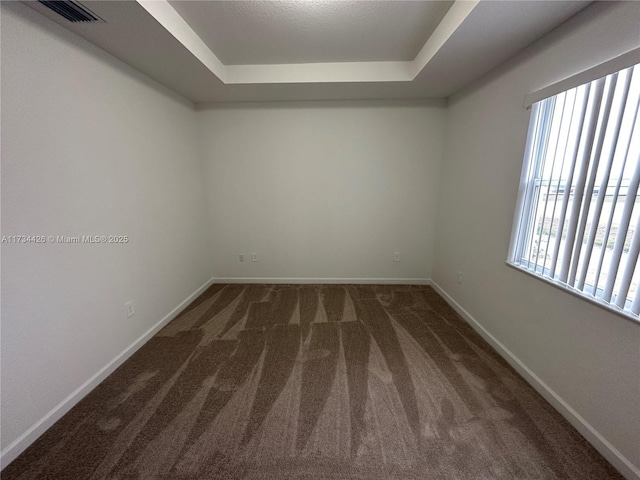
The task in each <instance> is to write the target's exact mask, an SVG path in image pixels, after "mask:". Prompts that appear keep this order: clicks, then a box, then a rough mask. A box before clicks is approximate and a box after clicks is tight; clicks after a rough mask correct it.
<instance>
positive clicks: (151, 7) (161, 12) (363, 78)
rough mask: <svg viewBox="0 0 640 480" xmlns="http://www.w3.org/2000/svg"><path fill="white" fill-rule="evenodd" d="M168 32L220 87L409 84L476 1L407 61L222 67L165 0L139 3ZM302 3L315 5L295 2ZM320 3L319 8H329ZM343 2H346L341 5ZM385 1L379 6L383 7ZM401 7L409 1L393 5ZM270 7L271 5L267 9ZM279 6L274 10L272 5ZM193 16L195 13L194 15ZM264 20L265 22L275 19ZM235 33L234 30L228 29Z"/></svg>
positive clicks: (458, 6) (454, 13)
mask: <svg viewBox="0 0 640 480" xmlns="http://www.w3.org/2000/svg"><path fill="white" fill-rule="evenodd" d="M137 2H138V3H139V4H140V5H142V7H143V8H144V9H145V10H147V12H149V14H151V15H152V16H153V17H154V18H155V19H156V20H157V21H158V23H160V24H161V25H162V26H163V27H164V28H165V29H166V30H167V31H168V32H170V33H171V34H172V35H173V36H174V37H176V39H177V40H178V41H179V42H180V43H182V44H183V45H184V46H185V47H186V48H187V49H188V50H189V51H190V52H191V53H192V54H193V55H194V56H195V57H197V58H198V59H199V60H200V61H201V62H202V63H203V64H205V65H206V66H207V68H209V69H210V70H211V72H212V73H214V74H215V75H216V76H217V77H218V78H219V79H220V80H221V81H222V82H223V83H225V84H227V85H230V84H260V83H318V82H321V83H326V82H332V83H333V82H335V83H342V82H410V81H412V80H413V79H414V78H415V76H416V75H417V74H418V73H419V72H420V71H421V70H422V68H424V66H425V65H426V64H427V62H428V61H429V60H430V59H431V58H432V57H433V55H435V53H436V52H437V51H438V50H439V49H440V47H441V46H442V45H444V44H445V42H446V41H447V40H448V39H449V38H450V37H451V35H453V33H454V32H455V31H456V29H457V28H458V27H459V26H460V25H461V24H462V22H463V21H464V19H465V18H466V17H467V16H468V15H469V14H470V13H471V11H473V9H474V8H475V7H476V6H477V5H478V3H479V0H473V1H471V0H464V1H460V0H458V1H457V2H455V3H454V4H453V5H452V6H451V7H450V8H449V9H448V11H447V12H446V14H445V15H444V18H442V20H441V21H440V23H439V24H437V25H434V29H433V32H432V33H431V35H430V36H429V38H428V39H427V41H426V43H425V44H424V45H423V46H422V48H421V50H420V51H419V52H418V54H417V56H416V57H415V58H414V59H413V60H410V61H382V62H381V61H378V62H366V61H353V62H326V63H289V64H254V65H225V64H223V63H222V62H221V61H220V59H219V58H218V57H217V55H216V54H215V53H214V52H213V51H212V50H211V49H210V48H209V46H208V45H207V44H206V43H205V42H204V41H203V40H202V38H201V37H200V36H198V34H197V33H196V32H195V31H194V29H193V28H191V25H190V24H188V23H187V21H186V20H185V19H184V18H183V17H182V16H180V14H179V13H178V12H177V11H176V10H175V9H174V8H173V6H172V4H170V3H169V2H167V1H165V0H137ZM182 3H183V4H184V5H182V6H181V4H180V2H174V3H173V5H176V6H177V7H178V8H179V9H181V10H183V11H187V9H185V7H186V6H190V7H191V6H193V5H195V6H200V8H204V9H205V11H206V7H212V8H215V6H216V4H217V3H218V2H210V3H205V2H182ZM225 3H227V4H230V5H231V6H234V5H238V8H241V7H242V5H243V4H245V2H225ZM282 3H283V2H248V4H249V5H256V4H258V5H260V4H262V5H264V4H267V5H269V4H271V5H273V6H277V5H279V4H282ZM296 3H297V4H298V5H300V4H301V5H304V4H305V3H309V4H310V5H313V4H314V2H295V3H292V4H296ZM331 3H339V2H324V3H323V4H325V5H326V4H328V5H331ZM344 3H346V2H344ZM349 3H350V4H351V5H355V6H357V5H360V6H361V7H367V6H369V7H371V6H372V5H374V6H375V4H376V3H377V2H349ZM384 3H387V2H380V4H381V5H382V4H384ZM397 3H398V5H400V4H401V3H408V4H411V2H397ZM271 8H273V7H271ZM276 8H277V7H276ZM194 16H195V15H194ZM275 17H276V16H275V15H272V16H269V17H267V21H269V19H271V18H275ZM199 18H203V16H202V15H201V16H200V17H199ZM231 31H233V30H231Z"/></svg>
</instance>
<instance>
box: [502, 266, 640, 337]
mask: <svg viewBox="0 0 640 480" xmlns="http://www.w3.org/2000/svg"><path fill="white" fill-rule="evenodd" d="M504 263H505V264H506V265H507V266H508V267H511V268H513V269H514V270H517V271H519V272H522V273H526V274H527V275H529V276H531V277H533V278H535V279H537V280H540V281H541V282H544V283H546V284H548V285H551V286H553V287H556V288H557V289H559V290H562V291H563V292H567V293H570V294H571V295H573V296H574V297H578V298H581V299H582V300H586V301H587V302H589V303H592V304H593V305H596V306H597V307H600V308H602V309H603V310H606V311H607V312H609V313H613V314H615V315H617V316H619V317H622V318H624V319H625V320H628V321H630V322H633V323H635V324H636V325H640V317H638V316H636V315H634V314H632V313H628V312H625V311H624V310H620V309H619V308H618V307H617V306H615V305H610V304H607V303H603V302H601V301H600V300H598V299H597V298H594V297H592V296H591V295H587V294H585V293H582V292H579V291H577V290H574V289H572V288H570V287H567V286H566V285H565V284H563V283H560V282H557V281H554V280H551V279H549V278H545V277H541V276H539V275H536V274H535V273H533V272H531V271H529V270H527V269H526V268H522V267H520V266H519V265H514V264H513V263H511V262H509V261H506V262H504Z"/></svg>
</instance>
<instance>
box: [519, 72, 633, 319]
mask: <svg viewBox="0 0 640 480" xmlns="http://www.w3.org/2000/svg"><path fill="white" fill-rule="evenodd" d="M639 107H640V66H638V65H636V66H634V67H629V68H626V69H624V70H620V71H618V72H615V73H612V74H610V75H607V76H606V77H603V78H600V79H598V80H594V81H592V82H590V83H587V84H584V85H581V86H578V87H576V88H572V89H570V90H567V91H564V92H561V93H559V94H557V95H554V96H552V97H549V98H546V99H544V100H541V101H538V102H536V103H534V104H533V106H532V113H531V121H530V126H529V137H528V141H527V148H526V152H525V163H524V168H523V176H522V180H521V184H520V198H519V204H518V209H517V212H516V220H515V222H514V230H513V234H512V240H511V251H510V256H509V263H511V264H513V265H514V266H517V267H519V268H521V269H524V270H526V271H528V272H530V273H533V274H535V275H537V276H540V277H542V278H544V279H546V280H548V281H551V282H553V283H555V284H557V285H560V286H562V287H564V288H567V289H569V290H572V291H573V292H574V293H578V294H580V295H582V296H587V297H588V298H590V299H591V300H594V301H597V302H599V303H601V304H604V305H606V306H609V307H610V308H614V309H616V310H618V311H620V312H623V313H625V314H626V315H628V316H632V317H634V318H638V314H639V313H640V291H639V289H638V283H640V269H638V254H639V253H640V231H639V230H640V228H638V227H639V225H640V222H639V219H640V196H639V195H638V186H639V184H640V121H638V109H639Z"/></svg>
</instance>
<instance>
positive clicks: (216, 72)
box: [24, 0, 640, 103]
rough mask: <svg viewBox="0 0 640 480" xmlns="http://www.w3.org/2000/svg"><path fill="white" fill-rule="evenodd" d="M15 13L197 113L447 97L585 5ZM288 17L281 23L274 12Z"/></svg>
mask: <svg viewBox="0 0 640 480" xmlns="http://www.w3.org/2000/svg"><path fill="white" fill-rule="evenodd" d="M24 3H27V4H28V5H29V6H30V7H32V8H33V9H35V10H37V11H38V12H40V13H41V14H42V15H44V16H46V17H48V18H49V19H51V20H53V21H54V22H57V23H58V24H60V25H62V26H64V27H65V28H67V29H69V30H71V31H72V32H74V33H76V34H77V35H79V36H80V37H83V38H84V39H86V40H88V41H90V42H92V43H94V44H95V45H97V46H98V47H100V48H102V49H103V50H105V51H107V52H109V53H110V54H112V55H113V56H115V57H116V58H118V59H120V60H122V61H123V62H125V63H127V64H129V65H131V66H132V67H134V68H136V69H137V70H139V71H141V72H143V73H144V74H146V75H148V76H149V77H151V78H153V79H155V80H157V81H158V82H160V83H162V84H163V85H165V86H166V87H168V88H170V89H171V90H173V91H175V92H177V93H179V94H180V95H182V96H184V97H185V98H187V99H190V100H192V101H193V102H195V103H208V102H237V101H295V100H345V99H374V98H377V99H399V98H446V97H449V96H450V95H452V94H454V93H456V92H458V91H459V90H460V89H462V88H463V87H465V86H466V85H468V84H470V83H471V82H473V81H474V80H476V79H477V78H479V77H480V76H482V75H484V74H486V73H487V72H489V71H490V70H491V69H493V68H495V67H496V66H498V65H500V64H501V63H502V62H504V61H505V60H507V59H508V58H509V57H511V56H513V55H515V54H516V53H518V52H519V51H520V50H522V49H523V48H525V47H526V46H528V45H530V44H531V43H532V42H534V41H535V40H537V39H538V38H540V37H542V36H543V35H545V34H546V33H548V32H550V31H551V30H552V29H554V28H555V27H557V26H558V25H560V24H561V23H563V22H564V21H566V20H567V19H568V18H570V17H571V16H573V15H574V14H576V13H577V12H579V11H580V10H582V9H583V8H585V7H587V6H588V5H589V4H590V3H592V2H589V1H579V0H570V1H556V0H553V1H550V0H540V1H527V0H521V1H492V0H481V1H479V0H457V1H455V2H453V3H451V2H444V3H439V2H413V3H412V2H403V1H402V2H376V1H364V2H359V1H340V0H327V1H326V2H323V3H319V2H317V1H310V2H305V3H308V4H309V5H307V6H306V7H305V8H308V12H307V14H303V13H302V11H301V8H302V5H300V2H286V3H284V2H278V3H277V4H274V3H273V2H244V1H232V2H216V1H213V2H207V1H203V2H196V3H194V2H186V4H185V5H182V2H180V4H178V3H174V2H171V3H169V2H167V1H166V0H136V1H132V0H124V1H86V0H85V1H84V3H85V4H86V5H87V6H89V7H90V8H91V9H92V10H93V11H94V12H95V13H96V14H97V15H98V16H100V17H101V18H103V19H104V20H105V21H106V23H88V24H87V23H70V22H68V21H67V20H65V19H64V18H62V17H60V16H59V15H57V14H55V13H53V12H52V11H51V10H49V9H47V8H46V7H44V6H43V5H42V4H40V3H38V2H33V1H29V2H24ZM396 3H397V5H396ZM596 4H597V5H593V8H595V9H597V10H598V9H599V10H602V9H603V8H606V2H596ZM637 4H638V12H639V18H640V2H637ZM287 8H289V9H290V11H289V13H288V14H287V15H283V18H280V15H277V14H276V13H275V12H279V11H282V9H285V10H286V9H287ZM589 8H592V7H589ZM199 9H201V10H202V11H201V12H200V13H198V12H199ZM314 9H315V10H314ZM27 10H28V9H27ZM177 10H180V11H181V12H182V14H183V15H184V17H183V16H181V15H180V13H179V12H178V11H177ZM294 10H295V11H294ZM428 10H430V11H431V12H432V15H433V16H431V17H429V18H427V17H426V16H425V15H426V12H427V11H428ZM186 11H188V12H190V13H188V14H187V13H185V12H186ZM225 11H226V12H227V13H226V15H227V17H225V16H224V15H222V14H220V15H222V16H221V17H217V19H214V20H211V18H212V17H216V15H217V14H219V13H220V12H225ZM314 11H315V12H316V13H315V14H314V13H313V12H314ZM214 12H217V13H216V14H214ZM266 12H270V13H268V14H267V13H266ZM322 12H324V13H322ZM341 12H342V13H345V12H351V13H349V15H347V16H346V17H345V16H344V15H342V13H341ZM357 12H360V13H359V14H358V13H357ZM363 12H369V13H367V14H366V15H365V14H364V13H363ZM408 12H411V14H410V15H409V14H408ZM417 12H421V13H420V14H419V13H417ZM434 12H439V13H438V14H437V15H436V14H434ZM320 13H322V14H320ZM189 15H192V16H193V17H194V18H188V17H189ZM443 15H444V16H443ZM383 17H384V18H383ZM40 18H41V20H44V19H42V17H40ZM385 18H386V19H387V20H388V21H387V22H383V23H384V24H385V25H384V26H380V25H381V24H380V22H381V20H383V19H385ZM400 18H405V20H406V21H402V22H401V21H400ZM208 19H209V20H208ZM347 19H348V20H347ZM436 22H438V23H437V26H435V28H434V24H435V23H436ZM252 24H257V25H258V24H259V25H258V26H257V27H256V28H253V27H250V25H252ZM418 27H419V28H418ZM256 29H257V30H256ZM423 29H424V30H423ZM214 30H215V32H214ZM305 32H306V34H305V35H303V34H304V33H305ZM311 32H314V36H311ZM216 42H217V43H216ZM416 50H417V52H416ZM376 55H377V56H376ZM381 59H382V60H381ZM245 62H252V63H251V64H242V63H245ZM274 62H277V63H274ZM283 62H289V63H283ZM291 62H294V63H291Z"/></svg>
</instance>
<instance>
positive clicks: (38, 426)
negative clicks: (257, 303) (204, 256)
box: [0, 278, 214, 469]
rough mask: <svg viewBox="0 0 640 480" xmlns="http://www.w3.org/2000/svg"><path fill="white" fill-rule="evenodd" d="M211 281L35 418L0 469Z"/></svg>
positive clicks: (1, 457) (1, 456)
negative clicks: (61, 399) (45, 412)
mask: <svg viewBox="0 0 640 480" xmlns="http://www.w3.org/2000/svg"><path fill="white" fill-rule="evenodd" d="M213 283H214V279H213V278H212V279H210V280H208V281H207V282H205V283H204V285H202V286H201V287H199V288H198V289H197V290H196V291H195V292H193V293H192V294H191V295H189V296H188V297H187V298H186V299H185V300H183V301H182V302H181V303H180V304H179V305H178V306H177V307H176V308H174V309H173V310H171V311H170V312H169V313H168V314H167V315H165V317H164V318H162V319H161V320H160V321H159V322H158V323H156V324H155V325H154V326H153V327H151V328H150V329H149V330H147V331H146V332H145V333H143V334H142V335H141V336H140V337H139V338H138V339H137V340H136V341H134V342H133V343H132V344H131V345H129V346H128V347H127V348H126V349H124V351H122V352H121V353H120V354H119V355H118V356H116V357H115V358H114V359H113V360H111V361H110V362H109V363H107V364H106V365H105V366H104V367H102V368H101V369H100V370H99V371H98V372H97V373H96V374H95V375H93V376H92V377H91V378H89V380H87V381H86V382H85V383H83V384H82V385H81V386H80V387H78V388H77V389H76V390H75V391H74V392H73V393H72V394H71V395H69V396H68V397H67V398H65V399H64V400H63V401H62V402H60V403H59V404H58V405H57V406H56V407H54V408H53V409H52V410H51V411H50V412H49V413H47V414H46V415H45V416H44V417H42V418H41V419H40V420H38V421H37V422H36V423H35V424H34V425H33V426H32V427H31V428H29V430H27V431H26V432H25V433H23V434H22V435H21V436H20V437H18V439H16V440H15V441H14V442H13V443H11V445H9V446H8V447H6V448H5V449H3V450H2V452H0V469H3V468H4V467H5V466H7V465H8V464H9V463H11V462H12V461H13V460H14V459H15V458H16V457H17V456H18V455H20V454H21V453H22V452H23V451H24V450H26V449H27V447H28V446H29V445H31V444H32V443H33V442H35V441H36V440H37V439H38V437H40V435H42V434H43V433H44V432H46V431H47V430H48V429H49V428H50V427H51V426H52V425H53V424H54V423H56V422H57V421H58V420H60V418H62V417H63V416H64V414H65V413H67V412H68V411H69V410H71V409H72V408H73V407H74V406H75V405H76V404H77V403H78V402H79V401H80V400H82V399H83V398H84V397H85V396H86V395H87V394H88V393H89V392H91V390H93V389H94V388H96V387H97V386H98V384H100V382H102V381H103V380H104V379H105V378H107V377H108V376H109V375H111V373H113V372H114V371H115V370H116V369H117V368H118V367H119V366H120V365H122V364H123V363H124V362H125V361H126V360H127V359H128V358H129V357H130V356H131V355H133V354H134V353H135V352H136V351H137V350H138V349H139V348H140V347H142V346H143V345H144V344H145V343H147V342H148V341H149V339H151V337H153V336H154V335H155V334H156V333H158V332H159V331H160V329H161V328H162V327H164V326H165V325H166V324H167V323H169V322H170V321H171V320H173V319H174V318H176V317H177V316H178V315H179V314H180V313H181V312H182V311H183V310H184V309H185V308H186V307H188V306H189V304H190V303H191V302H193V300H195V299H196V298H197V297H198V296H199V295H200V294H202V293H203V292H204V291H205V290H206V289H207V288H208V287H209V286H210V285H212V284H213Z"/></svg>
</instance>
